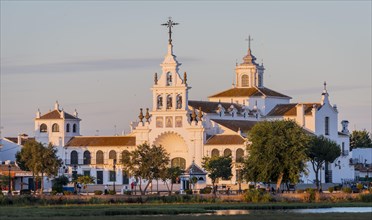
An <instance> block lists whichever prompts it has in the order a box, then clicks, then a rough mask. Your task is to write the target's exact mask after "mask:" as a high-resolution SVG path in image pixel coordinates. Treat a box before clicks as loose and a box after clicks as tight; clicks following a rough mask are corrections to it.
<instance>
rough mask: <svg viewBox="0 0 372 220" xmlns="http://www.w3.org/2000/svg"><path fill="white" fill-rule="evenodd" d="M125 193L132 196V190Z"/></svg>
mask: <svg viewBox="0 0 372 220" xmlns="http://www.w3.org/2000/svg"><path fill="white" fill-rule="evenodd" d="M124 195H128V196H130V195H132V191H124Z"/></svg>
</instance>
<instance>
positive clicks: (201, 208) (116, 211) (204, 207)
mask: <svg viewBox="0 0 372 220" xmlns="http://www.w3.org/2000/svg"><path fill="white" fill-rule="evenodd" d="M366 206H369V207H372V204H371V203H269V204H247V203H220V204H142V205H141V204H122V205H118V204H115V205H54V206H2V207H0V219H2V220H5V219H48V220H53V219H67V218H68V219H69V220H74V219H91V220H94V219H102V218H110V219H119V218H120V219H123V216H125V219H150V218H151V220H157V219H165V217H164V215H167V217H166V219H167V220H172V219H177V220H180V219H223V218H221V217H223V216H205V215H201V216H195V215H182V214H200V213H207V212H209V211H208V210H221V209H246V210H255V211H253V212H252V213H251V214H249V215H244V216H245V217H244V218H243V217H242V216H229V219H231V220H233V219H260V220H263V219H282V218H285V219H286V220H289V219H299V218H301V219H314V218H316V219H337V220H342V219H351V217H352V219H369V218H366V217H368V216H369V217H371V215H372V214H370V213H350V215H349V213H327V214H303V213H301V214H299V213H291V212H286V211H279V210H288V209H298V208H327V207H366ZM257 210H258V211H257ZM273 210H277V211H275V212H274V211H273ZM340 214H341V215H342V216H340ZM366 214H368V215H366ZM138 215H140V216H138ZM143 215H155V216H151V217H146V216H143ZM160 215H162V216H160ZM168 215H169V216H168ZM345 216H348V218H346V217H345ZM303 217H305V218H303ZM325 217H326V218H325ZM225 218H226V216H225Z"/></svg>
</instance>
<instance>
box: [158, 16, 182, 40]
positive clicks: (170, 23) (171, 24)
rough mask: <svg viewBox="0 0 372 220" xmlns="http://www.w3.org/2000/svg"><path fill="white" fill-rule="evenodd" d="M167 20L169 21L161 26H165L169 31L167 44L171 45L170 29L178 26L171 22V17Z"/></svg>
mask: <svg viewBox="0 0 372 220" xmlns="http://www.w3.org/2000/svg"><path fill="white" fill-rule="evenodd" d="M168 19H169V20H168V21H167V23H164V24H161V25H163V26H167V27H168V28H169V31H168V34H169V40H168V42H169V43H170V44H171V43H172V27H173V26H174V25H179V23H174V22H173V21H172V17H169V18H168Z"/></svg>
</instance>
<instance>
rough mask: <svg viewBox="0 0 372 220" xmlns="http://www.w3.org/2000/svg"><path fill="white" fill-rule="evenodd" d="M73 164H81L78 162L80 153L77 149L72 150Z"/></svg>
mask: <svg viewBox="0 0 372 220" xmlns="http://www.w3.org/2000/svg"><path fill="white" fill-rule="evenodd" d="M70 157H71V164H79V163H78V153H77V152H76V150H73V151H71V156H70Z"/></svg>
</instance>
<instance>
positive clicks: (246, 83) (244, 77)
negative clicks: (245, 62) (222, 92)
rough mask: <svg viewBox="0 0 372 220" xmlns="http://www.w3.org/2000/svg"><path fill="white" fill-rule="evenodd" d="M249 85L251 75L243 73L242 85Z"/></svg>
mask: <svg viewBox="0 0 372 220" xmlns="http://www.w3.org/2000/svg"><path fill="white" fill-rule="evenodd" d="M248 86H249V76H248V75H243V76H242V87H248Z"/></svg>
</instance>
